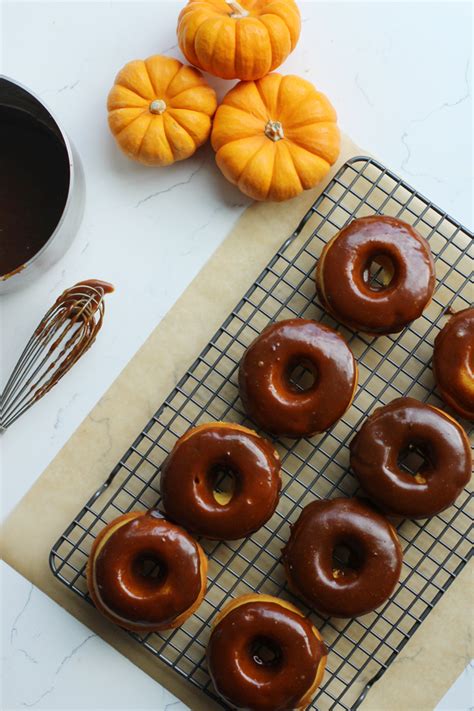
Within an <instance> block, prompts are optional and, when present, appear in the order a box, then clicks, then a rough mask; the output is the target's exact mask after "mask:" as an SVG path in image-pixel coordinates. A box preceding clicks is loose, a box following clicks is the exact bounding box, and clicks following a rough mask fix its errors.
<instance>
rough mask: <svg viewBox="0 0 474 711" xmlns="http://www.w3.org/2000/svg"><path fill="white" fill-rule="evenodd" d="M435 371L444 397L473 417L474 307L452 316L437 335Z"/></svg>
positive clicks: (434, 360)
mask: <svg viewBox="0 0 474 711" xmlns="http://www.w3.org/2000/svg"><path fill="white" fill-rule="evenodd" d="M433 371H434V376H435V379H436V382H437V384H438V390H439V391H440V393H441V397H442V398H443V400H444V401H445V402H446V403H447V404H448V405H450V406H451V407H452V408H453V410H456V412H458V413H459V414H460V415H461V416H462V417H465V418H466V419H467V420H474V308H470V309H464V310H463V311H459V312H458V313H456V314H455V315H453V316H452V318H450V319H449V321H448V323H447V324H446V325H445V327H444V328H443V329H442V331H441V332H440V333H438V335H437V336H436V340H435V344H434V355H433Z"/></svg>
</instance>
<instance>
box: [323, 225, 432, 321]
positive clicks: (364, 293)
mask: <svg viewBox="0 0 474 711" xmlns="http://www.w3.org/2000/svg"><path fill="white" fill-rule="evenodd" d="M373 261H375V262H377V263H378V264H380V265H382V266H384V267H385V268H386V269H388V271H389V273H391V274H392V279H391V281H390V283H389V284H388V285H387V286H386V287H384V288H381V289H379V290H375V289H373V288H370V286H369V284H368V282H367V278H366V275H367V270H368V269H369V267H370V264H371V263H372V262H373ZM435 282H436V278H435V268H434V262H433V256H432V254H431V250H430V248H429V245H428V242H427V241H426V240H425V239H424V237H422V236H421V235H420V234H418V232H416V230H414V229H413V227H411V226H410V225H407V224H406V223H405V222H402V221H401V220H397V219H395V218H394V217H387V216H384V215H373V216H370V217H361V218H358V219H355V220H353V221H352V222H351V223H350V224H349V225H347V227H344V228H343V229H342V230H341V231H340V232H339V233H338V234H337V235H336V236H335V237H334V238H333V239H332V240H331V241H330V242H329V243H328V244H327V245H326V246H325V248H324V249H323V252H322V255H321V258H320V260H319V262H318V266H317V269H316V287H317V291H318V295H319V298H320V300H321V302H322V303H323V304H324V306H325V307H326V308H327V310H328V311H329V312H330V313H331V314H332V315H333V316H334V318H336V319H338V320H339V321H341V323H344V324H346V325H347V326H348V327H349V328H352V329H354V330H358V331H363V332H365V333H370V334H383V333H397V332H398V331H401V330H402V329H403V328H404V327H405V326H406V325H407V324H408V323H410V322H411V321H414V320H415V319H417V318H418V317H419V316H421V314H422V313H423V310H424V309H425V307H426V306H427V305H428V303H429V302H430V300H431V297H432V295H433V291H434V287H435Z"/></svg>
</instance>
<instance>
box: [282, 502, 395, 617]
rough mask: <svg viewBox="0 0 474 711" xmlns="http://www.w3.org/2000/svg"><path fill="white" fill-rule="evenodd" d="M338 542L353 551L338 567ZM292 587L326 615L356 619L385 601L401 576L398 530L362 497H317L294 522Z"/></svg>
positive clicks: (289, 567)
mask: <svg viewBox="0 0 474 711" xmlns="http://www.w3.org/2000/svg"><path fill="white" fill-rule="evenodd" d="M339 546H344V547H346V548H347V549H348V550H349V551H350V555H349V562H348V564H347V566H341V565H338V566H337V567H335V563H334V552H335V550H336V549H337V547H339ZM283 562H284V565H285V570H286V574H287V578H288V583H289V585H290V587H291V589H292V590H293V591H294V592H295V593H296V594H297V595H299V596H300V597H301V598H302V599H303V600H304V601H305V602H306V603H307V604H308V605H309V606H310V607H313V608H314V609H316V610H318V611H319V612H320V613H321V614H323V615H331V616H334V617H357V616H358V615H365V614H366V613H368V612H371V611H372V610H375V609H376V608H377V607H379V606H380V605H382V604H383V603H384V602H385V601H386V600H387V599H388V597H389V596H390V595H391V594H392V592H393V590H394V589H395V586H396V584H397V582H398V579H399V577H400V570H401V565H402V551H401V547H400V542H399V540H398V537H397V534H396V532H395V529H394V528H393V527H392V526H391V525H390V523H389V522H388V521H387V520H386V519H385V517H384V516H382V515H381V514H379V513H377V512H376V511H374V510H373V509H372V508H371V507H370V506H369V505H367V504H366V503H364V502H363V501H361V500H359V499H343V498H340V499H332V500H329V501H313V502H312V503H310V504H308V506H306V507H305V508H304V509H303V511H302V513H301V515H300V517H299V519H298V520H297V522H296V523H295V525H294V526H293V529H292V531H291V535H290V539H289V541H288V544H287V546H286V548H285V550H284V553H283Z"/></svg>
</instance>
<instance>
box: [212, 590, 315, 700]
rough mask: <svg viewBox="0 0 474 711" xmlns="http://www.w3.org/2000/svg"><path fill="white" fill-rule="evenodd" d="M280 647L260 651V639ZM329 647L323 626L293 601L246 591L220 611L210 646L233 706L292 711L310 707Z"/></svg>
mask: <svg viewBox="0 0 474 711" xmlns="http://www.w3.org/2000/svg"><path fill="white" fill-rule="evenodd" d="M262 641H267V642H269V643H270V644H271V646H272V649H273V650H274V652H275V658H274V659H273V660H272V661H271V662H267V663H265V662H263V661H262V660H261V659H259V657H258V653H257V652H256V647H257V645H258V643H259V642H260V643H261V642H262ZM326 656H327V651H326V647H325V645H324V642H323V641H322V639H321V637H320V635H319V633H318V631H317V630H316V628H315V627H313V625H312V624H311V622H310V621H309V620H308V619H306V618H305V617H304V616H303V614H302V613H301V612H300V611H299V610H298V609H297V608H296V607H294V606H293V605H290V604H289V603H287V602H285V601H283V600H278V598H273V597H271V596H269V595H256V594H254V595H246V596H244V597H242V598H238V599H237V600H235V601H234V602H233V603H230V604H229V605H228V606H227V607H226V608H224V610H223V611H222V612H221V613H220V615H219V616H218V619H217V623H216V624H215V627H214V628H213V631H212V633H211V637H210V640H209V646H208V649H207V660H208V667H209V673H210V675H211V678H212V681H213V683H214V686H215V688H216V690H217V692H218V693H219V694H220V695H221V696H222V697H223V699H224V700H225V701H226V702H227V704H229V705H230V706H231V707H232V708H238V709H246V710H247V711H249V710H250V711H291V710H293V709H300V708H304V707H306V706H307V705H308V704H309V703H310V701H311V698H312V696H313V695H314V693H315V691H316V688H317V686H318V685H319V683H320V682H321V679H322V676H323V673H324V666H325V663H326Z"/></svg>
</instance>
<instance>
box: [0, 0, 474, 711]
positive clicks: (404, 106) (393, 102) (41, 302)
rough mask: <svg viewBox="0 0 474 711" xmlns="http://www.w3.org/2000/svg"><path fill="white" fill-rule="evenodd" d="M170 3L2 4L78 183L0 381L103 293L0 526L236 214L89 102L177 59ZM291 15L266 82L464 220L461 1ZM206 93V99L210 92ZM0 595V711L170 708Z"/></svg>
mask: <svg viewBox="0 0 474 711" xmlns="http://www.w3.org/2000/svg"><path fill="white" fill-rule="evenodd" d="M180 5H182V3H172V2H159V1H158V2H157V1H156V0H155V1H154V2H145V3H142V2H137V1H135V2H133V3H132V2H50V3H46V2H42V1H41V0H36V1H35V2H21V1H18V0H17V1H15V2H5V1H4V2H3V3H2V4H1V11H2V14H1V15H0V22H1V29H2V34H1V41H2V45H1V49H2V54H1V61H2V64H1V71H2V72H3V73H5V74H7V75H10V76H12V77H15V78H17V79H18V80H19V81H21V82H22V83H24V84H26V85H28V86H30V87H31V88H32V89H33V90H34V91H35V92H36V93H37V94H39V95H40V96H41V97H42V98H43V100H44V101H45V102H46V103H47V104H48V105H49V106H50V107H51V108H52V109H53V111H54V112H55V114H56V115H57V117H58V118H59V120H60V121H61V123H62V125H63V126H64V128H65V129H66V131H67V132H68V133H69V135H70V137H71V138H72V140H73V141H74V143H75V144H76V146H77V148H78V150H79V152H80V154H81V156H82V158H83V162H84V167H85V173H86V180H87V188H88V196H87V207H86V213H85V218H84V222H83V225H82V227H81V230H80V233H79V235H78V237H77V239H76V241H75V243H74V245H73V247H72V248H71V250H70V251H69V252H68V254H67V255H66V257H65V258H64V259H63V260H62V261H61V262H60V263H59V264H58V265H56V266H55V267H54V268H53V269H51V270H50V271H49V272H48V273H47V274H45V275H44V276H43V277H42V278H41V279H40V280H38V281H37V282H36V283H35V284H34V285H32V286H30V287H29V288H28V289H26V290H24V291H21V292H18V293H15V294H12V295H9V296H7V297H4V298H3V300H2V302H1V324H2V342H1V346H2V350H1V358H2V377H1V381H2V382H3V381H4V380H5V378H6V375H7V372H8V370H9V369H10V367H12V366H13V364H14V361H15V359H16V357H17V356H18V354H19V352H20V350H21V347H22V345H23V344H24V342H25V340H26V339H27V337H28V336H29V334H30V332H31V330H32V329H33V327H34V326H35V324H36V322H37V321H38V320H39V318H40V317H41V316H42V314H43V312H44V311H45V310H46V308H47V307H48V306H49V305H50V303H51V301H52V299H53V296H55V295H57V294H58V293H59V292H60V291H61V290H62V289H63V288H65V287H67V286H69V285H71V284H73V283H74V282H75V281H77V280H78V279H80V278H87V277H92V276H95V277H99V278H102V279H107V280H109V281H112V282H113V283H114V284H115V286H116V293H115V294H113V295H112V296H111V297H110V298H109V299H108V312H107V319H106V323H105V326H104V328H103V331H102V333H101V334H100V336H99V338H98V340H97V343H96V344H95V345H94V348H93V349H92V350H91V351H90V353H89V354H88V355H87V356H86V357H85V358H84V359H83V360H82V361H81V362H80V363H79V364H77V366H75V368H74V371H73V372H71V373H70V374H69V375H68V376H67V378H65V379H64V380H63V381H62V382H61V384H60V385H59V386H58V387H57V388H56V389H55V390H54V391H53V392H52V393H50V394H49V395H48V396H47V397H46V398H45V399H44V400H43V401H42V402H40V403H38V404H37V405H36V406H35V408H34V409H32V410H31V411H30V412H29V413H28V414H27V415H25V417H24V418H23V419H22V420H21V421H19V422H18V423H17V424H16V426H15V427H14V428H12V429H11V430H10V431H8V432H7V433H6V434H5V435H4V436H3V437H2V438H1V440H0V446H1V449H2V451H1V457H2V459H1V463H2V497H1V498H2V515H3V516H4V515H6V514H7V513H8V511H9V510H11V509H12V508H13V506H14V505H15V504H16V503H17V502H18V501H19V499H20V498H21V496H22V495H23V494H24V493H25V492H26V491H27V490H28V489H29V487H30V486H31V485H32V483H33V482H34V481H35V479H36V478H37V477H38V476H39V475H40V474H41V472H42V471H43V469H44V468H45V467H46V466H47V464H48V463H49V462H50V461H51V459H52V458H53V457H54V456H55V454H56V453H57V452H58V451H59V449H60V448H61V446H62V445H63V444H64V442H66V441H67V439H68V437H69V436H70V435H71V433H72V432H73V431H74V429H75V428H76V427H77V426H78V425H79V423H80V422H81V420H82V419H83V418H84V416H85V415H86V414H87V412H88V411H89V410H90V409H91V408H92V407H93V405H94V404H95V402H96V401H97V400H98V398H99V397H100V396H101V394H102V393H103V392H104V391H105V390H106V388H107V387H108V386H109V384H110V383H111V382H112V381H113V380H114V378H115V377H116V376H117V374H118V373H119V372H120V370H121V369H122V368H123V366H124V365H125V364H126V363H127V361H128V360H129V359H130V357H131V356H132V355H133V354H134V352H135V351H136V350H137V348H138V347H139V346H140V345H141V343H142V342H143V341H144V339H145V338H146V336H147V335H148V334H149V333H150V331H151V330H152V329H153V328H154V327H155V325H156V324H157V323H158V322H159V320H160V319H161V317H162V316H163V315H164V314H165V313H166V312H167V311H168V309H169V308H170V306H171V305H172V304H173V303H174V301H175V300H176V298H177V297H178V296H179V294H180V293H181V292H182V291H183V289H184V288H185V287H186V286H187V284H188V283H189V282H190V280H191V279H192V278H193V276H194V275H195V274H196V273H197V272H198V271H199V269H200V268H201V266H202V265H203V264H204V262H205V261H206V259H207V258H208V257H209V255H210V254H211V253H212V252H213V250H214V249H215V248H216V247H217V245H218V244H219V243H220V242H221V240H222V239H223V238H224V237H225V235H226V234H227V233H228V231H229V229H230V227H231V226H232V224H233V223H234V221H235V220H236V219H237V218H238V216H239V215H240V213H241V212H242V211H243V209H244V208H245V206H246V204H248V203H247V199H246V198H245V197H244V196H242V195H241V194H240V193H239V192H238V191H237V190H236V189H234V188H233V187H232V186H230V185H228V184H227V183H226V182H225V181H224V180H223V179H222V178H221V176H220V174H219V173H218V171H217V168H216V167H215V166H214V163H213V156H212V151H211V150H210V149H209V148H205V149H203V150H201V151H199V153H198V154H197V155H196V156H195V157H193V158H191V159H190V160H188V161H186V162H184V163H181V164H177V165H176V166H173V167H170V168H167V169H165V170H150V169H145V168H142V167H140V166H136V165H134V164H132V163H129V162H128V161H127V160H126V159H125V158H123V157H122V156H121V155H120V154H119V153H118V152H117V150H116V149H115V146H114V144H113V141H112V139H111V137H110V136H109V134H108V131H107V125H106V117H105V111H104V102H105V96H106V94H107V91H108V89H109V87H110V84H111V81H112V79H113V77H114V74H115V73H116V71H117V70H118V69H119V67H120V66H121V65H122V64H123V63H124V62H126V61H128V60H129V59H132V58H137V57H145V56H148V55H149V54H153V53H166V54H170V55H173V56H178V57H179V56H180V55H179V51H178V50H177V47H176V39H175V34H174V31H175V23H176V16H177V13H178V10H179V7H180ZM301 10H302V17H303V32H302V37H301V40H300V43H299V45H298V47H297V49H296V51H295V52H294V53H293V55H292V56H291V57H290V58H289V59H288V60H287V62H286V63H285V65H284V66H283V67H282V71H283V72H295V73H298V74H301V75H303V76H305V77H307V78H308V79H311V80H312V81H313V82H314V83H315V84H316V85H317V86H318V87H319V88H321V89H322V90H324V91H325V92H326V93H327V94H328V95H329V97H330V98H331V100H332V101H333V103H334V104H335V106H336V108H337V110H338V114H339V119H340V124H341V126H342V128H343V129H344V130H345V131H347V132H348V133H350V135H351V136H352V137H353V138H354V139H355V140H356V141H357V142H358V143H359V144H360V145H361V146H363V147H366V148H367V149H368V150H370V151H371V152H373V153H374V154H376V155H377V156H378V157H379V158H380V159H381V160H382V161H384V162H386V163H387V164H388V165H389V166H390V167H391V168H392V169H394V170H395V171H398V172H399V173H400V174H401V175H403V176H404V177H405V178H406V179H407V181H409V182H410V183H412V184H413V185H414V186H415V187H417V188H418V189H419V190H420V191H421V192H423V193H425V194H426V195H428V196H429V197H430V198H431V199H432V200H433V201H434V202H436V203H438V204H439V205H440V206H442V207H443V208H444V209H445V210H447V211H448V212H450V213H451V214H452V215H453V216H454V217H456V218H458V219H459V220H461V221H464V222H465V223H467V224H469V225H471V224H472V200H471V192H472V174H471V156H472V144H471V143H469V141H470V135H471V120H472V103H471V77H472V75H471V69H472V66H471V49H470V42H471V34H470V33H471V21H472V16H471V14H472V10H471V6H470V4H469V3H467V2H465V3H456V2H449V3H448V2H444V3H432V2H418V3H412V2H394V3H385V2H371V3H365V2H348V3H342V2H334V1H332V2H304V3H301ZM216 87H217V88H218V91H219V92H220V94H221V95H222V93H223V90H224V82H219V83H217V84H216ZM157 404H158V403H157ZM126 444H127V443H124V446H125V445H126ZM78 507H79V504H78ZM2 596H3V605H2V608H3V610H4V613H3V619H2V659H3V665H2V666H3V668H2V673H3V687H2V688H3V692H2V693H3V697H2V707H3V708H5V709H7V708H8V709H18V708H23V707H34V708H43V709H46V708H55V709H59V708H63V709H72V708H75V709H78V708H81V709H89V708H91V709H92V708H94V709H99V708H104V709H116V708H120V709H124V708H136V707H137V705H136V699H137V698H139V699H140V708H155V709H165V708H168V709H169V708H173V709H174V710H175V711H177V710H178V709H180V707H182V705H181V704H179V702H176V705H173V704H174V703H175V700H174V699H173V698H172V697H171V696H170V695H169V694H168V693H167V692H166V691H164V690H162V689H161V688H160V687H158V686H157V685H156V684H155V683H153V682H151V681H150V679H149V678H148V677H147V676H145V675H144V674H142V673H141V672H140V671H138V670H137V669H135V668H134V667H133V666H132V665H130V664H129V662H128V661H126V660H125V659H124V658H123V657H121V656H120V655H119V654H117V653H116V652H115V651H114V650H113V649H111V648H110V647H109V646H108V645H106V644H105V643H103V642H102V641H101V640H99V639H98V638H96V637H90V633H89V632H88V631H87V629H85V628H84V627H83V626H82V625H80V624H79V623H77V622H76V621H75V620H74V619H73V618H72V617H70V616H69V615H68V614H67V613H65V612H64V611H63V610H61V609H60V608H59V607H57V606H56V605H55V604H54V603H53V602H51V601H50V600H48V599H47V598H45V597H44V596H43V595H42V594H41V593H40V592H39V591H38V590H36V589H32V588H31V586H30V585H29V583H27V582H26V581H25V580H23V579H22V578H21V577H20V576H18V575H17V574H16V573H14V572H13V571H11V570H10V569H8V568H7V567H6V566H3V567H2ZM468 674H469V672H466V675H465V676H464V677H463V679H461V681H460V685H459V689H460V691H459V695H458V697H457V700H452V697H449V696H447V697H446V698H445V699H444V700H443V702H442V705H441V706H440V708H442V709H443V710H444V711H447V710H448V709H451V710H452V711H454V709H460V710H461V711H464V709H467V708H469V706H470V705H471V704H472V703H473V702H472V699H470V698H469V696H470V692H469V688H470V686H469V685H470V682H469V679H470V680H471V689H472V672H471V675H470V676H469V675H468ZM466 680H468V681H466ZM71 686H73V687H74V690H75V696H74V697H72V696H71V693H70V689H71ZM446 699H448V700H447V701H446ZM443 704H444V705H443ZM446 704H448V705H446Z"/></svg>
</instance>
